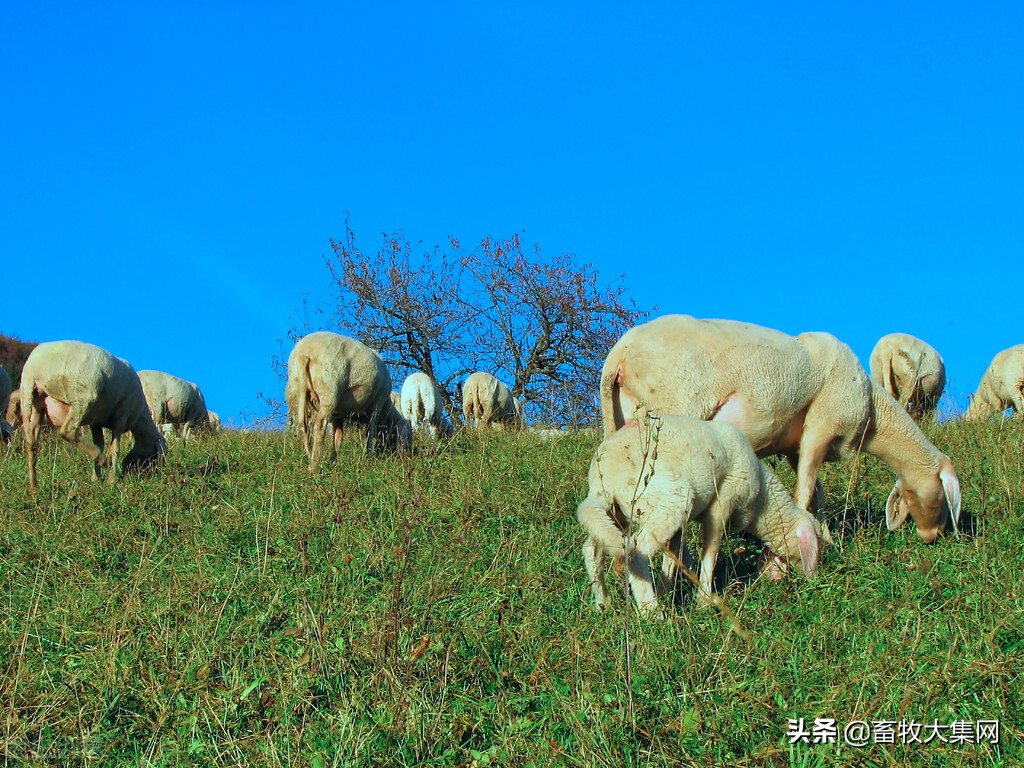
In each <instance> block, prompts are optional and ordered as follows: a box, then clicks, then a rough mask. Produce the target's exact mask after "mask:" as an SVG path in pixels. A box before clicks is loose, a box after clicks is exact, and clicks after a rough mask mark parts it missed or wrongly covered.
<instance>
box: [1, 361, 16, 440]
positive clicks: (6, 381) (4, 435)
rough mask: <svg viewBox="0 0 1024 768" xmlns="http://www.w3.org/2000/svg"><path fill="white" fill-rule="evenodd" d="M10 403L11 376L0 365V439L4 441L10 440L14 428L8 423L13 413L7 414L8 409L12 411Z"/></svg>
mask: <svg viewBox="0 0 1024 768" xmlns="http://www.w3.org/2000/svg"><path fill="white" fill-rule="evenodd" d="M10 404H11V377H10V375H9V374H8V373H7V369H6V368H4V367H3V366H2V365H0V440H2V441H3V442H5V443H9V442H10V441H11V434H12V433H13V431H14V429H13V427H12V426H11V424H10V421H11V419H12V418H13V414H9V413H8V411H9V410H11V411H13V409H12V408H10Z"/></svg>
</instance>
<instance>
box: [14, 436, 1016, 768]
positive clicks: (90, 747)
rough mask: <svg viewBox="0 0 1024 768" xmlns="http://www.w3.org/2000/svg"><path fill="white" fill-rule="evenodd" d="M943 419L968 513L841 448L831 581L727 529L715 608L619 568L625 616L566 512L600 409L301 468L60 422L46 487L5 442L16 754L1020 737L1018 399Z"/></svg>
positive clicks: (763, 754) (258, 439)
mask: <svg viewBox="0 0 1024 768" xmlns="http://www.w3.org/2000/svg"><path fill="white" fill-rule="evenodd" d="M929 431H930V433H931V435H932V436H933V439H934V440H935V442H936V444H937V445H938V446H939V447H940V448H942V449H943V450H945V451H946V452H947V453H949V454H950V455H951V456H952V457H953V459H954V462H955V463H956V465H957V468H958V470H959V472H960V476H961V481H962V484H963V497H964V509H965V522H966V528H967V530H968V532H966V533H962V534H961V535H960V536H959V537H957V538H952V537H946V538H944V539H942V540H940V541H939V543H937V544H936V545H933V546H927V545H924V544H921V543H920V542H919V541H918V540H917V538H916V536H915V535H914V533H913V529H912V527H911V526H907V527H905V528H904V529H902V530H900V531H898V532H895V533H890V532H888V531H886V530H885V526H884V503H885V499H886V497H887V495H888V493H889V490H890V489H891V487H892V482H893V480H894V477H893V475H892V473H891V471H890V470H889V468H888V467H886V466H885V465H883V464H881V463H879V462H877V461H875V460H874V459H871V458H865V459H864V461H863V462H859V463H849V464H845V465H842V466H836V465H832V466H829V467H828V468H827V471H826V473H824V475H823V481H824V483H825V489H826V495H827V498H828V503H829V507H830V511H831V514H832V519H833V530H834V531H836V532H838V533H839V534H840V536H841V541H842V544H841V548H837V549H831V550H829V551H828V552H827V553H826V554H825V558H824V561H823V564H822V567H821V568H820V570H819V574H818V576H817V578H816V579H814V580H813V581H809V580H807V579H804V578H802V577H799V576H792V577H790V578H787V579H786V580H783V581H781V582H767V581H763V580H752V579H744V578H740V576H739V575H740V574H743V573H745V572H746V571H748V570H749V566H750V564H751V562H752V560H753V554H754V550H755V549H756V547H755V545H754V544H753V543H752V542H750V541H745V540H741V539H732V540H730V542H729V543H728V546H727V547H726V548H725V550H724V552H728V553H731V554H730V556H729V557H728V558H723V560H728V563H727V565H728V566H729V568H730V569H731V570H730V573H731V574H732V577H731V578H730V579H729V583H728V586H727V588H726V590H725V593H724V595H723V597H724V599H725V603H726V605H727V610H721V609H718V608H703V609H702V608H698V607H697V606H696V605H689V606H686V607H684V608H682V609H681V610H680V611H679V612H677V613H674V614H673V615H672V616H671V617H670V618H669V619H668V620H667V621H663V622H658V621H653V620H641V619H639V618H638V617H637V616H636V613H635V611H633V610H632V609H631V606H630V605H629V603H628V602H627V600H626V599H625V597H624V596H622V595H621V594H620V595H619V598H620V599H618V600H617V601H616V610H615V611H614V612H611V613H609V614H605V615H599V614H596V613H595V612H594V610H593V609H592V605H591V599H590V594H589V588H588V586H587V584H586V578H585V575H584V570H583V565H582V559H581V555H580V545H581V543H582V539H583V535H582V529H581V528H580V526H579V524H578V523H577V522H576V519H575V514H574V512H575V507H576V505H577V503H578V502H579V501H580V499H582V497H583V496H584V494H585V489H586V467H587V465H588V462H589V459H590V456H591V453H592V451H593V448H594V446H595V443H596V438H595V437H594V436H590V435H574V436H570V437H567V438H565V439H563V440H560V441H553V442H542V441H540V440H538V439H536V438H535V437H533V436H531V435H520V436H515V437H512V438H509V437H507V436H501V435H488V436H485V437H483V438H480V437H474V436H459V437H457V438H456V439H454V440H453V441H452V442H451V443H449V444H447V445H446V446H444V447H443V448H442V449H441V450H440V451H439V452H437V453H436V454H435V453H431V452H430V451H429V450H426V449H425V448H424V447H423V446H420V448H419V450H418V452H417V454H416V455H415V456H413V457H412V458H408V459H404V460H403V459H402V458H399V457H389V458H383V459H377V460H371V459H367V458H365V457H363V456H362V455H361V451H360V445H359V442H358V441H356V440H353V441H352V442H348V443H346V444H345V445H344V446H343V452H342V456H341V457H340V459H339V462H338V464H337V465H336V466H335V467H333V468H331V469H329V470H325V471H323V472H322V473H321V474H319V475H316V476H310V475H309V474H308V473H307V472H306V470H305V466H306V460H305V457H304V455H302V453H301V449H300V447H299V445H298V441H297V439H296V438H293V437H286V436H284V435H282V434H241V433H230V432H229V433H224V434H221V435H219V436H217V437H215V438H213V439H210V440H207V441H205V442H190V443H189V444H187V445H183V444H181V443H180V442H177V443H175V444H174V445H173V446H172V453H171V454H170V456H169V459H168V461H167V463H166V465H165V466H164V467H163V468H162V469H160V470H158V471H156V472H154V473H152V474H150V475H147V476H143V477H133V478H128V479H125V480H123V481H122V482H121V483H120V484H119V485H117V486H116V487H108V486H106V485H104V484H97V483H93V482H92V481H91V480H90V479H89V477H88V470H87V462H86V460H85V459H84V458H83V457H82V456H81V455H79V454H77V453H75V452H74V451H73V450H72V449H70V447H69V446H66V445H63V444H58V441H56V440H55V439H54V438H52V437H51V438H50V439H48V440H46V442H45V444H44V447H43V452H42V455H41V456H40V462H39V467H40V473H39V474H40V494H39V497H38V499H37V500H35V501H32V500H29V498H28V496H27V493H26V491H25V468H24V460H23V457H22V456H21V455H20V453H18V452H11V451H9V450H8V451H6V452H5V449H4V448H3V447H2V446H0V499H2V500H3V503H2V505H0V509H2V518H0V573H2V578H3V581H4V592H5V597H4V600H3V604H2V607H0V754H2V755H4V756H5V764H25V765H40V766H41V765H54V764H64V765H111V764H133V765H154V766H164V765H189V764H208V765H261V766H263V765H266V766H278V765H282V766H286V765H297V766H327V765H338V766H341V765H346V766H347V765H366V766H369V765H387V766H398V765H410V766H411V765H437V766H448V765H452V766H454V765H467V766H468V765H475V766H484V765H502V766H526V765H531V764H532V765H536V766H547V765H578V766H620V765H684V766H691V765H692V766H719V765H721V766H725V765H729V766H762V765H768V766H785V765H796V766H848V765H879V766H882V765H911V764H913V765H924V766H947V765H948V766H1001V765H1006V766H1009V765H1021V764H1024V747H1022V741H1021V726H1022V724H1024V707H1022V701H1024V696H1022V694H1021V691H1020V685H1021V679H1020V676H1021V670H1022V669H1024V587H1022V574H1024V548H1022V544H1021V531H1022V528H1024V525H1022V523H1024V493H1022V491H1024V452H1022V446H1024V424H1022V423H1021V422H1020V421H1017V422H1006V423H1001V424H996V423H991V424H982V425H963V424H949V425H946V426H944V427H936V426H932V427H930V428H929ZM780 473H781V474H782V476H783V481H784V482H785V483H786V484H787V486H788V487H789V488H792V486H793V478H792V475H791V474H789V473H788V469H787V470H786V471H783V470H781V469H780ZM613 584H614V585H616V586H617V587H618V588H619V591H620V592H621V587H622V579H620V578H617V577H616V578H614V579H613ZM627 647H628V654H627ZM627 681H629V682H627ZM791 718H793V719H799V718H804V720H805V725H806V728H807V730H808V731H810V730H811V726H812V725H813V723H814V719H815V718H834V719H835V720H836V721H837V729H838V736H837V738H836V739H835V742H834V743H831V744H812V743H802V742H798V743H796V744H790V743H789V739H788V738H787V732H788V731H789V730H790V725H789V720H790V719H791ZM855 720H863V721H866V722H867V723H869V724H871V723H873V721H897V722H898V721H901V720H902V721H904V723H910V722H911V721H914V722H917V723H921V724H929V725H931V724H933V723H937V724H939V725H947V726H951V725H952V724H953V723H954V722H955V721H960V722H964V723H969V724H970V726H971V728H970V731H971V734H972V739H973V737H974V724H975V721H978V720H999V721H1000V738H999V743H998V744H991V743H987V742H986V743H983V744H972V743H940V742H939V740H938V738H933V739H932V740H931V741H930V742H929V743H927V744H922V743H911V744H903V743H901V740H903V739H901V738H900V736H899V735H897V736H895V742H896V743H895V744H874V743H870V744H869V745H867V746H863V747H854V746H851V745H850V744H848V743H845V741H844V739H843V730H844V727H845V726H846V725H847V724H848V723H850V722H851V721H855ZM875 727H876V729H878V728H880V727H883V726H877V725H876V726H875ZM960 727H962V726H957V728H958V729H959V728H960ZM928 733H931V735H932V736H933V737H934V735H935V730H934V729H932V730H931V731H929V730H928V729H927V728H924V729H922V731H920V732H919V733H918V735H919V737H920V738H922V739H924V738H927V734H928ZM941 734H942V736H943V737H944V738H946V739H947V740H948V739H950V738H951V737H954V736H955V733H954V731H953V730H951V729H948V728H947V729H945V730H943V731H941Z"/></svg>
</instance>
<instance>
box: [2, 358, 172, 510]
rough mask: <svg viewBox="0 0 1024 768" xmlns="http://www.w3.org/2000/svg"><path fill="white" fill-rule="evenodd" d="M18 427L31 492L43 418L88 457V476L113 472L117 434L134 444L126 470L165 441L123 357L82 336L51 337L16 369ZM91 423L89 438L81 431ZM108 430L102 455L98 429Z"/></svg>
mask: <svg viewBox="0 0 1024 768" xmlns="http://www.w3.org/2000/svg"><path fill="white" fill-rule="evenodd" d="M21 412H22V422H21V427H22V432H23V434H24V437H25V461H26V463H27V465H28V487H29V492H30V493H31V494H32V495H35V493H36V456H37V454H38V451H39V448H38V444H37V443H38V439H39V430H40V427H41V426H42V424H43V420H44V418H45V417H49V419H50V421H51V422H52V424H53V425H54V426H55V427H57V429H58V433H59V434H60V436H61V437H63V438H64V439H65V440H67V441H68V442H70V443H73V444H75V445H77V446H78V447H79V448H81V449H82V451H83V452H84V453H85V454H86V455H87V456H88V457H89V458H90V459H91V460H92V463H93V472H92V474H93V478H95V479H99V477H100V471H101V470H102V469H103V468H104V467H107V482H108V483H114V482H115V481H116V475H117V463H116V459H117V448H118V443H119V442H120V438H121V435H123V434H124V433H125V432H131V433H132V436H133V437H134V438H135V444H134V445H133V446H132V449H131V450H130V451H129V452H128V455H127V456H125V458H124V461H123V462H122V465H121V468H122V472H124V473H128V472H132V471H135V470H139V469H144V468H147V467H150V466H153V465H154V464H156V463H157V462H158V461H159V460H160V458H161V457H163V455H164V454H165V453H166V450H167V445H166V443H165V442H164V439H163V437H162V436H161V434H160V431H159V430H158V429H157V427H156V424H155V423H154V422H153V417H152V415H151V414H150V412H149V406H148V405H147V404H146V396H145V393H144V392H143V391H142V382H141V381H140V380H139V376H138V374H136V373H135V370H134V369H133V368H132V367H131V365H129V364H128V363H127V362H126V361H125V360H122V359H120V358H118V357H114V356H113V355H112V354H110V353H109V352H108V351H107V350H105V349H101V348H100V347H97V346H94V345H92V344H87V343H85V342H82V341H51V342H46V343H43V344H40V345H38V346H37V347H35V348H34V349H33V350H32V352H31V354H29V356H28V360H27V361H26V362H25V367H24V369H22V372H21ZM79 427H91V433H92V442H90V441H89V439H88V437H87V436H86V432H85V431H84V430H79ZM104 429H109V430H110V445H109V447H108V449H107V455H106V456H105V455H104V452H103V443H104V439H103V430H104Z"/></svg>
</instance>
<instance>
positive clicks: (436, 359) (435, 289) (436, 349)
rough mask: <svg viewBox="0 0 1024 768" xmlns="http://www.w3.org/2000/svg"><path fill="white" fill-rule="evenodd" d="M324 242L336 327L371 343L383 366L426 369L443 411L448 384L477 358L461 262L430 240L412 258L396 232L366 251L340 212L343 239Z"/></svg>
mask: <svg viewBox="0 0 1024 768" xmlns="http://www.w3.org/2000/svg"><path fill="white" fill-rule="evenodd" d="M331 249H332V250H333V256H334V258H333V259H328V261H327V268H328V270H329V271H330V274H331V277H332V278H333V280H334V282H335V286H336V288H337V300H338V305H337V310H336V319H337V321H338V325H339V327H341V328H346V329H349V332H350V333H351V334H352V335H355V336H357V337H358V338H359V339H360V340H361V341H363V342H364V343H365V344H367V345H368V346H370V347H372V348H373V349H376V350H379V351H380V353H381V356H382V357H383V358H384V362H385V363H387V364H388V367H389V368H390V369H392V370H397V371H399V372H401V373H402V374H403V375H404V374H407V373H410V372H413V371H423V372H424V373H426V374H427V375H428V376H430V377H431V378H432V379H433V380H434V381H435V382H437V384H438V386H439V388H440V389H441V392H442V396H443V397H444V398H445V400H446V405H447V406H448V408H449V410H451V409H452V408H453V407H454V403H453V400H452V395H451V391H452V390H453V389H454V384H455V383H456V382H458V381H460V380H461V379H463V378H465V376H467V375H468V374H469V373H472V372H473V371H474V370H476V365H477V360H478V359H479V355H478V354H476V352H475V351H474V350H473V349H472V348H471V346H470V345H469V344H468V339H469V338H470V336H469V333H468V329H469V328H470V327H471V326H472V323H473V317H472V315H473V312H472V310H471V308H470V307H468V306H467V305H466V304H465V303H464V302H463V301H462V296H461V294H462V291H463V279H464V270H463V267H462V264H461V263H460V262H459V261H458V260H457V259H452V258H450V257H449V256H448V255H447V254H444V253H441V252H440V250H439V249H438V248H436V247H435V248H434V251H433V253H426V254H423V255H422V256H421V257H420V258H419V259H416V258H415V257H414V256H413V247H412V245H411V244H410V243H409V241H408V240H407V239H406V238H405V237H404V236H403V235H402V234H394V235H385V237H384V244H383V246H382V247H381V248H380V250H378V251H377V253H376V255H375V256H374V257H367V256H365V255H364V254H363V253H362V252H361V251H360V250H359V248H358V247H357V246H356V243H355V235H354V233H353V232H352V229H351V227H350V226H349V223H348V219H347V218H346V220H345V239H344V240H343V241H339V240H333V239H332V240H331Z"/></svg>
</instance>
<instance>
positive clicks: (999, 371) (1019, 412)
mask: <svg viewBox="0 0 1024 768" xmlns="http://www.w3.org/2000/svg"><path fill="white" fill-rule="evenodd" d="M1007 408H1012V409H1013V411H1014V413H1015V414H1016V416H1017V417H1018V418H1020V417H1021V416H1024V344H1018V345H1016V346H1014V347H1010V348H1009V349H1004V350H1003V351H1002V352H1000V353H999V354H998V355H996V356H995V357H994V358H992V362H991V363H989V366H988V369H987V370H986V371H985V375H984V376H982V377H981V383H979V384H978V391H977V392H975V393H974V397H972V398H971V404H970V406H968V408H967V413H966V414H965V415H964V420H965V421H976V420H978V419H987V418H989V417H990V416H994V415H996V414H1002V413H1003V412H1004V411H1005V410H1006V409H1007Z"/></svg>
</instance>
